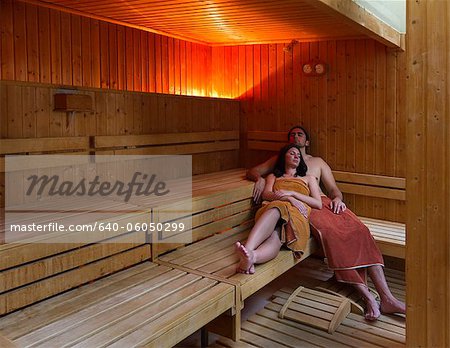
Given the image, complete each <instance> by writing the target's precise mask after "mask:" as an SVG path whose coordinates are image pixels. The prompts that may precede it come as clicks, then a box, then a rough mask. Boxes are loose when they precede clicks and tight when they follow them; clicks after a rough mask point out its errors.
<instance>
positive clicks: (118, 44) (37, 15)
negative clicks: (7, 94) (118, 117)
mask: <svg viewBox="0 0 450 348" xmlns="http://www.w3.org/2000/svg"><path fill="white" fill-rule="evenodd" d="M0 25H1V33H2V35H1V46H0V48H1V50H0V56H1V66H0V69H1V71H0V76H1V78H2V79H4V80H17V81H28V82H43V83H54V84H64V85H68V86H71V85H73V86H84V87H96V88H98V87H101V88H110V89H119V90H129V91H142V92H155V91H156V92H159V93H169V94H188V95H202V96H210V95H212V88H211V86H212V84H211V76H212V65H211V54H212V49H211V48H210V47H208V46H204V45H200V44H192V43H188V42H185V41H181V40H178V39H173V38H168V37H165V36H161V35H157V34H153V33H148V32H144V31H140V30H137V29H131V28H128V27H127V28H125V27H123V26H120V25H116V24H110V23H106V22H102V21H98V20H94V19H90V18H84V17H81V16H77V15H73V14H68V13H65V12H60V11H56V10H52V9H47V8H41V7H39V6H35V5H31V4H27V3H22V2H19V1H15V0H5V1H1V23H0ZM228 69H231V67H230V66H228ZM227 83H229V84H231V80H227ZM245 88H246V86H244V87H243V90H245ZM223 95H225V96H229V95H230V93H229V92H226V91H225V89H222V91H221V93H220V94H218V95H217V96H223Z"/></svg>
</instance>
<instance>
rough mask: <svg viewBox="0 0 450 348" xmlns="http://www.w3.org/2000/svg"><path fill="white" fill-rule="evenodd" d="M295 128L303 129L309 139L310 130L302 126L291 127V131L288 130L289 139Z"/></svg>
mask: <svg viewBox="0 0 450 348" xmlns="http://www.w3.org/2000/svg"><path fill="white" fill-rule="evenodd" d="M295 128H300V129H301V130H302V131H303V133H305V137H306V141H309V134H308V132H307V131H306V129H305V128H303V127H302V126H294V127H292V128H291V129H289V132H288V141H289V140H290V139H291V133H292V131H293V130H294V129H295Z"/></svg>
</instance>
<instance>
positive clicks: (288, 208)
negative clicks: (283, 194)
mask: <svg viewBox="0 0 450 348" xmlns="http://www.w3.org/2000/svg"><path fill="white" fill-rule="evenodd" d="M273 188H274V190H287V191H296V192H299V193H302V194H305V195H308V196H309V188H308V185H307V184H306V183H305V182H304V181H303V180H302V179H299V178H289V179H284V178H278V179H277V180H276V181H275V184H274V185H273ZM305 206H306V208H307V209H308V214H309V212H310V211H311V208H310V207H309V206H308V205H306V204H305ZM271 208H277V209H278V210H279V211H280V214H281V219H282V220H283V223H282V226H281V236H280V239H281V242H282V243H283V244H285V245H286V246H287V247H288V248H289V249H291V250H292V251H293V252H294V255H295V257H297V258H298V257H301V254H302V253H303V251H304V250H305V246H306V242H307V241H308V239H309V236H310V230H309V220H308V219H307V218H306V217H304V216H303V215H302V214H301V213H300V212H299V210H298V209H297V208H296V207H294V206H293V205H292V204H291V203H289V202H284V201H272V202H263V206H262V207H261V208H260V209H259V210H258V211H257V212H256V217H255V219H256V220H258V219H259V217H260V216H261V215H262V214H263V213H264V212H265V211H267V210H268V209H271ZM288 222H289V223H290V225H291V227H292V229H290V228H286V224H287V223H288Z"/></svg>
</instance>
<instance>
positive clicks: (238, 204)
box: [153, 169, 317, 339]
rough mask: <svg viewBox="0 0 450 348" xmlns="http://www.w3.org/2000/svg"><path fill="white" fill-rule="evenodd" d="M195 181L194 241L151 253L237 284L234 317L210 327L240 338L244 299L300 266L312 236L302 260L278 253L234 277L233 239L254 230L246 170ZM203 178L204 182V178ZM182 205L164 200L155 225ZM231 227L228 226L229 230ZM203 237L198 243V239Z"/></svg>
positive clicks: (171, 263) (312, 243)
mask: <svg viewBox="0 0 450 348" xmlns="http://www.w3.org/2000/svg"><path fill="white" fill-rule="evenodd" d="M201 177H202V180H201V181H197V180H196V179H195V178H194V181H193V198H192V200H193V230H192V233H193V241H195V243H193V244H190V245H187V246H184V247H180V246H178V248H177V250H175V251H172V252H169V253H166V254H164V255H159V254H161V253H162V252H167V251H169V250H168V249H169V247H171V246H167V245H164V244H161V246H160V247H162V248H164V249H159V250H158V251H155V254H154V255H156V254H158V259H156V260H155V262H157V263H159V264H162V265H166V266H168V267H175V268H178V269H181V270H185V271H188V272H194V273H196V274H199V275H204V276H206V277H211V278H213V279H217V280H220V281H223V282H226V283H229V284H233V285H234V286H236V290H237V296H238V297H237V303H236V313H232V314H233V315H231V316H222V317H221V318H219V319H218V320H216V321H215V323H212V324H211V325H209V326H208V328H209V329H210V330H212V331H214V332H218V333H221V334H222V335H226V336H228V337H232V338H233V339H237V338H239V334H240V312H239V311H240V309H241V308H242V306H243V301H244V300H245V299H246V298H247V297H249V296H250V295H252V294H253V293H255V292H256V291H257V290H259V289H261V288H262V287H263V286H265V285H266V284H268V283H269V282H271V281H272V280H274V279H276V278H277V277H278V276H279V275H281V274H283V273H284V272H286V271H287V270H289V269H290V268H291V267H293V266H295V265H296V264H297V263H298V262H300V261H301V260H303V259H304V258H306V257H308V256H309V255H310V254H311V253H312V252H314V251H315V250H316V249H317V245H316V243H315V241H314V240H313V239H312V238H311V239H310V240H309V241H308V245H307V248H306V250H305V253H304V255H303V257H302V259H300V260H298V259H295V258H294V257H293V254H292V252H291V251H289V250H281V252H280V253H279V255H278V256H277V257H276V258H275V259H274V260H271V261H269V262H267V263H264V264H262V265H257V266H256V267H255V268H256V269H255V273H254V274H252V275H245V274H239V273H238V274H237V273H236V267H237V264H238V261H239V259H238V257H237V255H236V254H235V251H234V244H235V242H236V241H238V240H239V241H245V240H246V238H247V236H248V233H249V232H250V230H251V227H252V226H253V211H254V207H253V206H252V191H253V183H252V182H250V181H248V180H246V179H245V171H244V170H239V169H238V170H231V171H228V172H224V173H215V174H214V173H213V174H210V175H209V176H208V177H207V178H205V177H204V176H201ZM205 179H206V180H205ZM180 204H182V203H180V202H177V203H171V202H168V203H167V204H166V205H164V204H161V205H160V206H159V207H158V209H157V211H154V212H153V215H154V217H155V221H160V222H164V220H158V218H159V215H160V214H161V215H162V213H163V212H164V210H171V209H173V210H176V207H177V205H180ZM230 227H232V228H230ZM199 239H201V240H199Z"/></svg>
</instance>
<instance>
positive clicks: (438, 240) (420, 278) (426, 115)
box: [406, 1, 450, 347]
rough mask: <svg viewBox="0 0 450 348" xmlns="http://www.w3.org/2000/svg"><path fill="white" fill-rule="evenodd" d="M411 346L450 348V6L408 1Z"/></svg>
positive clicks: (408, 333) (408, 318) (408, 339)
mask: <svg viewBox="0 0 450 348" xmlns="http://www.w3.org/2000/svg"><path fill="white" fill-rule="evenodd" d="M406 23H407V32H408V34H407V36H406V37H407V42H406V45H407V48H408V50H407V56H408V59H407V71H408V77H409V81H408V85H407V87H408V88H407V91H406V105H407V114H408V121H409V122H408V127H407V141H408V151H407V159H408V161H407V177H406V179H407V181H406V182H407V186H406V189H407V191H406V200H407V207H408V211H407V213H408V220H407V225H406V226H407V231H408V233H407V248H406V262H407V266H408V267H407V269H406V280H407V283H408V291H407V301H408V310H407V315H406V324H407V325H406V330H407V331H406V345H407V346H408V347H450V329H449V328H450V277H449V274H450V215H449V211H450V46H449V42H450V25H449V23H450V4H449V2H448V1H407V21H406Z"/></svg>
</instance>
